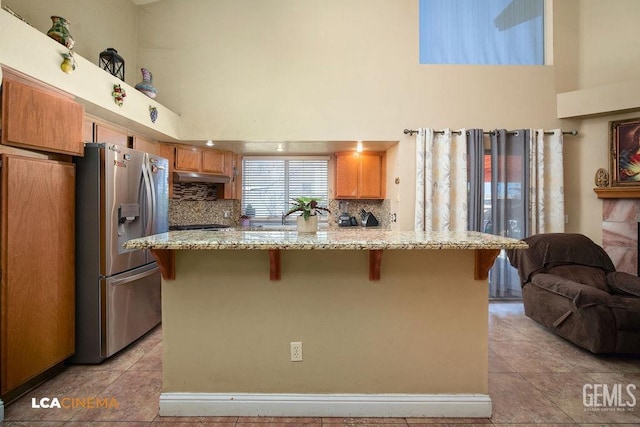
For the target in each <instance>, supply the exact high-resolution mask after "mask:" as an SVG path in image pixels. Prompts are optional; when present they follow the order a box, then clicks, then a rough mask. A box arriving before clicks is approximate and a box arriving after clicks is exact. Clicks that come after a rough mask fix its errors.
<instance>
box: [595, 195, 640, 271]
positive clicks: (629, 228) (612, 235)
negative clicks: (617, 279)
mask: <svg viewBox="0 0 640 427" xmlns="http://www.w3.org/2000/svg"><path fill="white" fill-rule="evenodd" d="M602 202H603V203H602V246H603V248H604V250H605V251H606V252H607V253H608V254H609V256H610V257H611V260H612V261H613V264H614V265H615V266H616V269H617V270H619V271H625V272H627V273H631V274H636V275H638V273H639V271H638V270H639V266H638V222H640V199H636V198H629V199H623V198H607V199H604V200H603V201H602Z"/></svg>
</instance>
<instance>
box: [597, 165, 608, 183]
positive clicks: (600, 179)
mask: <svg viewBox="0 0 640 427" xmlns="http://www.w3.org/2000/svg"><path fill="white" fill-rule="evenodd" d="M595 183H596V187H598V188H602V187H608V186H609V172H607V170H606V169H603V168H600V169H598V170H597V171H596V177H595Z"/></svg>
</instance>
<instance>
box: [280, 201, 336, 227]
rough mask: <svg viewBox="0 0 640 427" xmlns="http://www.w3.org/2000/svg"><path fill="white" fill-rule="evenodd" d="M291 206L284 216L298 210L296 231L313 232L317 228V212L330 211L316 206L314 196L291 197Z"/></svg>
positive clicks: (316, 202)
mask: <svg viewBox="0 0 640 427" xmlns="http://www.w3.org/2000/svg"><path fill="white" fill-rule="evenodd" d="M291 200H293V202H291V206H289V211H288V212H287V213H286V214H285V215H284V216H285V217H287V216H289V215H291V214H293V213H295V212H300V215H299V216H298V219H297V221H298V232H302V233H315V232H316V231H317V230H318V214H323V213H325V212H331V211H330V210H329V209H327V208H325V207H322V206H318V200H317V199H316V198H314V197H293V198H291Z"/></svg>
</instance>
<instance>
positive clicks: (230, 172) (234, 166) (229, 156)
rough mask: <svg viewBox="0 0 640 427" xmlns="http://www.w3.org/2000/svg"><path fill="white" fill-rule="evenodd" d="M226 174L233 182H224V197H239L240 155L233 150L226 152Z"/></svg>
mask: <svg viewBox="0 0 640 427" xmlns="http://www.w3.org/2000/svg"><path fill="white" fill-rule="evenodd" d="M224 155H225V159H224V169H225V171H224V174H225V175H227V176H229V177H230V178H231V182H229V183H228V184H224V198H225V199H239V198H240V191H238V181H239V180H238V176H239V165H238V163H239V161H240V160H239V157H238V155H237V154H236V153H234V152H232V151H226V152H225V153H224Z"/></svg>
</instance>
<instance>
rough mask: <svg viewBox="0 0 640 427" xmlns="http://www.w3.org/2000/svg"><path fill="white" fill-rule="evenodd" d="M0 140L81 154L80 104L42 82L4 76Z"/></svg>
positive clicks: (7, 142) (39, 148)
mask: <svg viewBox="0 0 640 427" xmlns="http://www.w3.org/2000/svg"><path fill="white" fill-rule="evenodd" d="M6 74H8V73H6ZM1 142H2V144H5V145H12V146H16V147H22V148H31V149H35V150H41V151H50V152H54V153H62V154H70V155H75V156H82V155H84V106H83V105H82V104H78V103H77V102H75V101H74V100H73V99H72V98H71V97H70V96H67V95H63V94H61V93H60V92H59V91H54V90H49V89H48V88H47V87H46V86H44V85H39V84H36V83H34V82H25V83H23V82H22V81H17V80H13V79H12V78H5V79H4V80H3V85H2V140H1Z"/></svg>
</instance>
